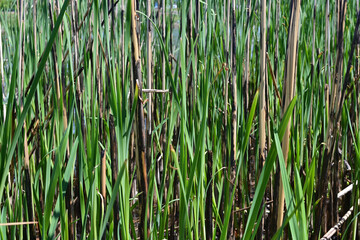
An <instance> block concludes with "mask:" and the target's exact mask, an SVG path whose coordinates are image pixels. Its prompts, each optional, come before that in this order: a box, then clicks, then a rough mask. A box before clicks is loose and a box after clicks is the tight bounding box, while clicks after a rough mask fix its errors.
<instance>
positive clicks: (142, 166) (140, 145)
mask: <svg viewBox="0 0 360 240" xmlns="http://www.w3.org/2000/svg"><path fill="white" fill-rule="evenodd" d="M131 40H132V61H133V62H132V71H133V86H134V87H137V88H139V90H140V91H139V96H138V98H139V99H138V101H137V106H136V112H137V114H136V117H135V123H136V129H135V135H136V139H137V141H136V149H137V151H136V164H137V166H138V167H137V173H138V174H137V176H138V179H139V181H138V186H139V187H138V189H139V192H140V193H141V194H140V196H139V201H140V204H139V206H140V209H141V216H140V225H139V233H140V238H141V239H144V238H145V234H147V235H148V234H149V231H148V229H145V223H146V222H147V221H148V217H149V213H148V211H146V198H147V194H148V183H147V168H146V140H145V124H144V106H143V102H142V101H141V99H142V77H141V61H140V52H139V43H138V37H137V34H136V11H135V1H134V0H131ZM145 230H146V231H145Z"/></svg>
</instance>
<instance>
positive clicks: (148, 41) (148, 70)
mask: <svg viewBox="0 0 360 240" xmlns="http://www.w3.org/2000/svg"><path fill="white" fill-rule="evenodd" d="M146 3H147V4H146V11H147V12H146V14H147V16H148V18H149V19H150V18H151V0H147V1H146ZM149 19H148V20H147V38H146V50H147V62H146V64H147V65H146V73H147V85H148V86H147V87H148V88H149V89H151V88H152V76H151V70H152V67H151V65H152V54H151V37H152V36H151V22H150V20H149ZM151 95H152V94H151V92H149V93H148V99H149V103H148V112H147V121H146V122H147V130H148V138H149V137H151V124H152V119H151V109H152V98H151Z"/></svg>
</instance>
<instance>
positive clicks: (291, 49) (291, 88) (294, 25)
mask: <svg viewBox="0 0 360 240" xmlns="http://www.w3.org/2000/svg"><path fill="white" fill-rule="evenodd" d="M299 18H300V0H296V1H294V2H293V7H292V11H291V20H290V28H289V38H288V49H287V61H286V80H285V84H284V88H285V91H283V94H285V96H284V97H283V98H285V102H284V105H283V114H284V113H285V110H286V109H287V108H288V106H289V104H290V102H291V101H292V99H293V97H294V94H295V86H296V85H295V82H296V71H295V69H296V59H297V41H298V31H299ZM290 124H291V121H289V123H288V125H287V127H286V130H285V134H284V137H283V139H282V151H283V154H284V161H285V166H286V165H287V160H288V153H289V141H290ZM280 175H281V173H280ZM280 179H281V178H280ZM278 204H279V205H278V209H277V210H278V212H277V228H278V229H279V228H280V227H281V225H282V222H283V210H284V188H283V183H282V181H280V185H279V198H278Z"/></svg>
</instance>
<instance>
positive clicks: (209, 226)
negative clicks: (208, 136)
mask: <svg viewBox="0 0 360 240" xmlns="http://www.w3.org/2000/svg"><path fill="white" fill-rule="evenodd" d="M212 164H213V153H212V151H208V161H207V172H206V179H207V183H208V184H207V185H208V186H209V187H208V190H207V192H206V209H205V221H206V222H205V225H206V227H205V228H206V239H207V240H212V237H213V221H212V192H213V191H212V185H213V184H212V181H211V178H212Z"/></svg>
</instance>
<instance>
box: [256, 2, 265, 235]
mask: <svg viewBox="0 0 360 240" xmlns="http://www.w3.org/2000/svg"><path fill="white" fill-rule="evenodd" d="M259 104H260V105H259V169H262V167H263V165H264V164H265V158H266V149H265V147H266V146H265V142H266V131H265V130H266V0H261V23H260V103H259ZM260 172H261V170H260V171H259V172H258V176H257V178H258V177H259V176H260ZM263 223H264V221H263V218H262V219H261V223H260V226H259V231H258V235H257V239H261V238H262V231H263Z"/></svg>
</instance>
